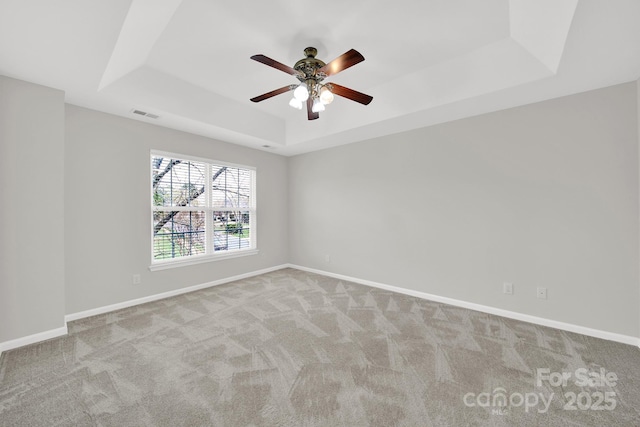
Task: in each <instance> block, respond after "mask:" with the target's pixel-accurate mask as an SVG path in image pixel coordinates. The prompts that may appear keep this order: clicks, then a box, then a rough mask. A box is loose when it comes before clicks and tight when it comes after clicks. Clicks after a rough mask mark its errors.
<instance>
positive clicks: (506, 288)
mask: <svg viewBox="0 0 640 427" xmlns="http://www.w3.org/2000/svg"><path fill="white" fill-rule="evenodd" d="M502 293H504V294H507V295H513V283H509V282H504V283H503V284H502Z"/></svg>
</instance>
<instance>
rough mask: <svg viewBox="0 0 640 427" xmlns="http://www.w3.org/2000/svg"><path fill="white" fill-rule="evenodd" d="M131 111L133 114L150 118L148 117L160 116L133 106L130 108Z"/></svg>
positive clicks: (155, 117)
mask: <svg viewBox="0 0 640 427" xmlns="http://www.w3.org/2000/svg"><path fill="white" fill-rule="evenodd" d="M131 112H132V113H133V114H137V115H139V116H145V117H148V118H150V119H157V118H158V117H160V116H158V115H157V114H151V113H147V112H146V111H142V110H136V109H135V108H134V109H133V110H131Z"/></svg>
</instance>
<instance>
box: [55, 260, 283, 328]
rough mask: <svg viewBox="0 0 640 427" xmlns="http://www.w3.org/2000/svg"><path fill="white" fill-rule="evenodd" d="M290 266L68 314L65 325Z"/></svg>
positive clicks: (281, 267)
mask: <svg viewBox="0 0 640 427" xmlns="http://www.w3.org/2000/svg"><path fill="white" fill-rule="evenodd" d="M287 267H288V264H284V265H277V266H275V267H269V268H265V269H262V270H257V271H251V272H249V273H243V274H239V275H237V276H232V277H226V278H224V279H218V280H214V281H212V282H207V283H201V284H199V285H194V286H189V287H186V288H181V289H175V290H173V291H168V292H163V293H160V294H155V295H149V296H147V297H143V298H137V299H132V300H129V301H123V302H119V303H116V304H111V305H106V306H104V307H97V308H92V309H90V310H85V311H80V312H78V313H72V314H67V315H66V316H64V320H65V323H67V322H71V321H73V320H78V319H84V318H85V317H91V316H97V315H98V314H104V313H109V312H111V311H115V310H121V309H123V308H129V307H133V306H135V305H140V304H145V303H147V302H153V301H158V300H161V299H165V298H169V297H173V296H176V295H182V294H186V293H189V292H193V291H198V290H200V289H205V288H210V287H212V286H218V285H224V284H225V283H229V282H235V281H236V280H241V279H246V278H249V277H253V276H259V275H261V274H265V273H270V272H272V271H276V270H282V269H283V268H287Z"/></svg>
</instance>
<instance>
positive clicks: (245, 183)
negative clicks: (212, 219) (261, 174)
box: [211, 166, 251, 208]
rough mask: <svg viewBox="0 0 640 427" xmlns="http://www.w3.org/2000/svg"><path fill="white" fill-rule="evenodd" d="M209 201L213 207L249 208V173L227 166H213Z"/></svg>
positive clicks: (248, 171) (245, 170)
mask: <svg viewBox="0 0 640 427" xmlns="http://www.w3.org/2000/svg"><path fill="white" fill-rule="evenodd" d="M212 178H213V179H212V181H213V185H212V188H211V200H212V201H213V207H218V208H249V207H250V196H251V171H250V170H247V169H238V168H231V167H227V166H213V171H212Z"/></svg>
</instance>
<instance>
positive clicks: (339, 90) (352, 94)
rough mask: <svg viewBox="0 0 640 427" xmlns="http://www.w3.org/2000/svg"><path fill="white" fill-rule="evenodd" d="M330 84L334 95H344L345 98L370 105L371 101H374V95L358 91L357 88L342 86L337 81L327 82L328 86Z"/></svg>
mask: <svg viewBox="0 0 640 427" xmlns="http://www.w3.org/2000/svg"><path fill="white" fill-rule="evenodd" d="M329 85H330V87H329V90H331V92H333V94H334V95H338V96H342V97H343V98H347V99H350V100H352V101H356V102H359V103H360V104H364V105H369V103H370V102H371V101H373V96H369V95H367V94H364V93H362V92H358V91H357V90H353V89H349V88H348V87H344V86H340V85H337V84H335V83H329V84H327V86H329Z"/></svg>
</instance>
